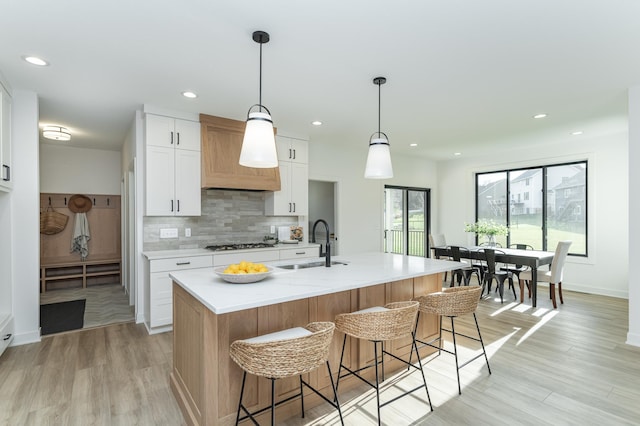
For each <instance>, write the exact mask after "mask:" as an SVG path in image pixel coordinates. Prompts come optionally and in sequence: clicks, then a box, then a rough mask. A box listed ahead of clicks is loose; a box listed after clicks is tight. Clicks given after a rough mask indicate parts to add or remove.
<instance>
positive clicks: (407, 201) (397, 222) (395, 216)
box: [384, 185, 431, 257]
mask: <svg viewBox="0 0 640 426" xmlns="http://www.w3.org/2000/svg"><path fill="white" fill-rule="evenodd" d="M430 212H431V190H429V189H426V188H410V187H402V186H390V185H385V188H384V250H385V252H387V253H398V254H406V255H408V256H421V257H428V256H427V254H428V250H427V247H428V245H427V238H428V235H429V232H430V227H431V226H430V223H431V214H430Z"/></svg>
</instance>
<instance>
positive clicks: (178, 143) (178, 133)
mask: <svg viewBox="0 0 640 426" xmlns="http://www.w3.org/2000/svg"><path fill="white" fill-rule="evenodd" d="M176 135H177V136H178V142H177V145H180V132H176Z"/></svg>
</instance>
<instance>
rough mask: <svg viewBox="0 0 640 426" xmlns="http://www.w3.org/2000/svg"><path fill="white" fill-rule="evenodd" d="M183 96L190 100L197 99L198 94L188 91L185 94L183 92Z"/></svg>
mask: <svg viewBox="0 0 640 426" xmlns="http://www.w3.org/2000/svg"><path fill="white" fill-rule="evenodd" d="M182 96H184V97H185V98H189V99H195V98H197V97H198V95H197V94H195V93H194V92H192V91H190V90H187V91H185V92H182Z"/></svg>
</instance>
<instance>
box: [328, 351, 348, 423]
mask: <svg viewBox="0 0 640 426" xmlns="http://www.w3.org/2000/svg"><path fill="white" fill-rule="evenodd" d="M327 372H328V373H329V380H330V381H331V389H333V400H334V402H335V403H336V408H337V409H338V414H339V415H340V424H342V425H344V419H343V418H342V409H341V408H340V402H338V390H337V388H336V386H335V385H334V383H333V376H332V375H331V366H329V361H327Z"/></svg>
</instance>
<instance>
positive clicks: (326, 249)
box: [311, 219, 331, 268]
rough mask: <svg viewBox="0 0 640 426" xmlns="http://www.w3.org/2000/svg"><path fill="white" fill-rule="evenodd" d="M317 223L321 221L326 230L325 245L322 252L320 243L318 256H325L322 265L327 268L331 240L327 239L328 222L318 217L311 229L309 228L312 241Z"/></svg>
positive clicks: (328, 265) (314, 238)
mask: <svg viewBox="0 0 640 426" xmlns="http://www.w3.org/2000/svg"><path fill="white" fill-rule="evenodd" d="M318 223H322V224H323V225H324V229H325V231H326V232H327V242H326V245H325V250H324V253H323V252H322V244H320V257H324V258H325V260H324V266H326V267H327V268H329V267H331V242H330V241H329V224H328V223H327V221H326V220H323V219H318V220H316V222H315V223H314V224H313V229H312V230H311V242H312V243H315V242H316V226H318Z"/></svg>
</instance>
